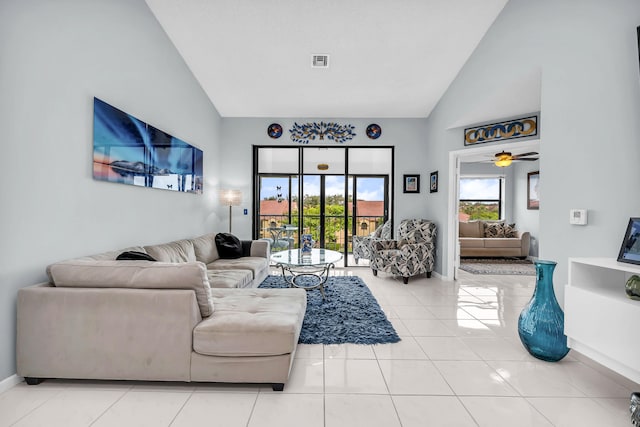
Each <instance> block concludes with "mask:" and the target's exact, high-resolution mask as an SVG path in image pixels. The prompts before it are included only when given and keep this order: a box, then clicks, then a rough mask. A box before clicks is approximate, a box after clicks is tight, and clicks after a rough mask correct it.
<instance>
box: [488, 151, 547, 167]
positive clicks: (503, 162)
mask: <svg viewBox="0 0 640 427" xmlns="http://www.w3.org/2000/svg"><path fill="white" fill-rule="evenodd" d="M537 155H538V153H536V152H535V151H531V152H529V153H522V154H515V155H512V154H511V153H510V152H508V151H501V152H499V153H496V154H495V155H494V156H493V157H494V160H493V164H494V165H496V166H498V167H500V168H504V167H507V166H509V165H510V164H511V162H513V161H529V162H533V161H536V160H538V157H529V156H537Z"/></svg>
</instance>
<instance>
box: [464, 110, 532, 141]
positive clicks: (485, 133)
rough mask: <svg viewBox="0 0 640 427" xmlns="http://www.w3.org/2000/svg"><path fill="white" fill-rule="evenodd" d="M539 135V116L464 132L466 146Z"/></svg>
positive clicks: (473, 128) (469, 129)
mask: <svg viewBox="0 0 640 427" xmlns="http://www.w3.org/2000/svg"><path fill="white" fill-rule="evenodd" d="M537 134H538V116H531V117H525V118H522V119H516V120H509V121H506V122H501V123H493V124H490V125H482V126H476V127H472V128H467V129H465V130H464V145H476V144H484V143H486V142H497V141H505V140H507V139H515V138H523V137H525V136H535V135H537Z"/></svg>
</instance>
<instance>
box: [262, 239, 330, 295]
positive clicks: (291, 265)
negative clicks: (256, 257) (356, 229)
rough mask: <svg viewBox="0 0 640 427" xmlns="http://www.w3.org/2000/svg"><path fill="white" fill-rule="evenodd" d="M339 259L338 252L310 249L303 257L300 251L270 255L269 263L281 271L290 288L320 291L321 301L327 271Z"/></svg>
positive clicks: (327, 276) (294, 250)
mask: <svg viewBox="0 0 640 427" xmlns="http://www.w3.org/2000/svg"><path fill="white" fill-rule="evenodd" d="M341 259H342V254H341V253H340V252H336V251H332V250H329V249H312V250H311V254H308V255H307V254H305V255H303V254H302V253H301V252H300V249H289V250H287V251H281V252H276V253H274V254H273V255H271V261H272V262H274V263H275V264H276V267H280V268H281V269H282V276H283V277H284V278H285V280H286V281H287V282H288V283H289V286H290V287H293V288H301V289H305V290H307V291H310V290H313V289H320V293H321V294H322V299H324V298H325V295H324V284H325V283H326V282H327V279H328V278H329V271H331V269H332V268H335V267H336V266H335V263H336V262H338V261H340V260H341Z"/></svg>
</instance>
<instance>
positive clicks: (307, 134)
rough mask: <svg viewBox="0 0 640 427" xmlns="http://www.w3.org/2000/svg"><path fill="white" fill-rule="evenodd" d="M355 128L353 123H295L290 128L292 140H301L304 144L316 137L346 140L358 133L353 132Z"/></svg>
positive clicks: (338, 140)
mask: <svg viewBox="0 0 640 427" xmlns="http://www.w3.org/2000/svg"><path fill="white" fill-rule="evenodd" d="M354 129H355V127H354V126H352V125H341V124H338V123H333V122H330V123H325V122H320V123H316V122H314V123H302V124H298V123H294V124H293V127H292V128H291V129H289V132H291V140H292V141H294V142H300V143H302V144H308V143H309V141H310V140H315V139H316V137H317V138H318V139H320V141H323V140H324V137H325V136H326V137H327V139H330V140H332V141H336V142H341V143H342V142H346V141H350V140H351V139H353V137H354V136H356V134H355V133H354V132H353V131H354Z"/></svg>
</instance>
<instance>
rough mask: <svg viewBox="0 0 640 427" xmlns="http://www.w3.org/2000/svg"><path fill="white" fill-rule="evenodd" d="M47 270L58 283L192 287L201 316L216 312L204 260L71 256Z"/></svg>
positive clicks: (83, 285)
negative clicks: (91, 258)
mask: <svg viewBox="0 0 640 427" xmlns="http://www.w3.org/2000/svg"><path fill="white" fill-rule="evenodd" d="M47 274H48V275H49V278H50V280H51V283H52V284H53V285H54V286H58V287H81V288H135V289H192V290H193V291H195V294H196V299H197V301H198V306H199V307H200V314H201V316H202V317H207V316H210V315H211V313H213V300H212V298H211V288H210V286H209V279H208V278H207V269H206V267H205V265H204V264H203V263H201V262H188V263H177V264H176V263H166V262H151V261H94V260H69V261H62V262H58V263H55V264H51V265H50V266H48V267H47Z"/></svg>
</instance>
